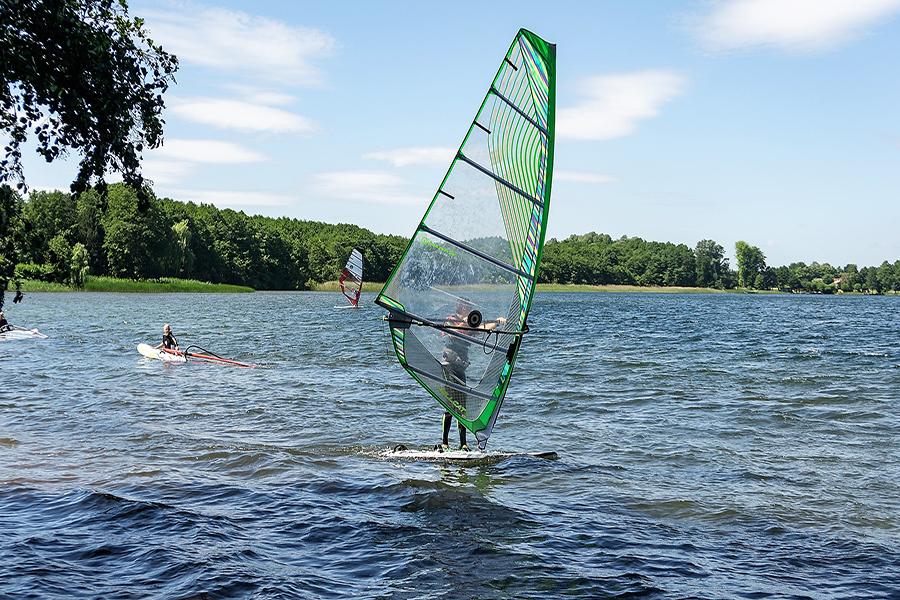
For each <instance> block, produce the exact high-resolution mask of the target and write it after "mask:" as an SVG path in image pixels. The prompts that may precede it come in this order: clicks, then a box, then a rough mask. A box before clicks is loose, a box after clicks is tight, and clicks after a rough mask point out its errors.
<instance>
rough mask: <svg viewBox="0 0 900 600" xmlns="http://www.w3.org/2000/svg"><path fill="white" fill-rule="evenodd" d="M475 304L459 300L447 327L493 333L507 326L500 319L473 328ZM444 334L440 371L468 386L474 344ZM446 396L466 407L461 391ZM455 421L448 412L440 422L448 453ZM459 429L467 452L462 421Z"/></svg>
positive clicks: (443, 445)
mask: <svg viewBox="0 0 900 600" xmlns="http://www.w3.org/2000/svg"><path fill="white" fill-rule="evenodd" d="M472 309H473V307H472V304H471V303H470V302H469V301H468V300H465V299H464V298H460V299H459V300H458V301H457V303H456V312H454V313H452V314H450V315H448V316H447V318H446V319H445V320H444V325H446V326H447V327H450V328H457V327H458V328H461V329H470V328H471V329H482V330H484V331H491V330H493V329H495V328H496V327H497V326H498V325H504V324H506V319H504V318H503V317H499V318H497V319H495V320H494V321H491V322H489V323H480V324H479V325H478V327H474V328H472V327H470V325H469V313H471V312H472ZM441 335H443V336H445V337H446V338H447V340H446V342H445V345H444V353H443V356H442V359H443V360H442V361H441V368H442V369H443V371H444V377H446V378H447V381H448V382H449V383H454V384H457V385H460V386H465V385H466V369H467V368H468V367H469V346H470V345H471V342H468V341H466V340H464V339H463V338H460V337H458V336H455V335H452V334H450V333H447V332H446V331H444V332H441ZM446 390H447V395H449V396H450V399H451V400H453V402H455V403H456V404H459V405H460V406H465V405H466V393H465V392H461V391H459V390H457V389H455V388H453V387H450V386H449V385H448V386H447V387H446ZM452 421H453V415H452V414H451V413H450V412H445V413H444V417H443V419H442V420H441V426H442V429H443V437H442V438H441V439H442V443H441V447H440V450H447V449H448V448H449V447H450V425H451V423H452ZM456 426H457V427H458V428H459V449H460V450H463V451H465V452H468V451H469V445H468V444H467V443H466V428H465V427H464V426H463V424H462V423H460V422H459V419H457V420H456Z"/></svg>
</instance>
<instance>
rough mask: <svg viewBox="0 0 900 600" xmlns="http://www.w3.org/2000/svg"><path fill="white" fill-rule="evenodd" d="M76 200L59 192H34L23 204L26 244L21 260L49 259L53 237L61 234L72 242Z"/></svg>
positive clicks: (44, 260)
mask: <svg viewBox="0 0 900 600" xmlns="http://www.w3.org/2000/svg"><path fill="white" fill-rule="evenodd" d="M75 221H76V219H75V200H74V199H73V198H72V195H71V194H66V193H63V192H60V191H52V192H47V191H32V192H31V193H30V194H29V195H28V200H27V201H26V202H25V204H24V205H23V207H22V225H23V233H24V238H25V242H26V247H25V248H23V251H22V260H24V261H27V262H33V263H46V262H50V261H51V258H50V255H49V251H50V240H52V239H53V238H55V237H57V236H59V235H62V236H63V237H64V238H65V239H66V240H67V241H69V242H71V241H72V239H73V238H74V235H75Z"/></svg>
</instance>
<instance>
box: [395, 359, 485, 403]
mask: <svg viewBox="0 0 900 600" xmlns="http://www.w3.org/2000/svg"><path fill="white" fill-rule="evenodd" d="M406 368H407V369H409V370H410V371H412V372H413V373H415V374H416V375H419V376H420V377H426V378H428V379H431V380H432V381H436V382H438V383H439V384H440V385H441V386H442V387H448V388H450V389H453V390H456V391H457V392H461V393H463V394H469V395H472V396H475V397H477V398H483V399H485V400H492V399H493V396H491V395H489V394H485V393H484V392H479V391H478V390H473V389H472V388H469V387H466V386H464V385H460V384H458V383H456V382H455V381H450V380H449V379H445V378H443V377H436V376H435V375H432V374H431V373H429V372H428V371H424V370H422V369H417V368H416V367H414V366H412V365H409V364H407V365H406Z"/></svg>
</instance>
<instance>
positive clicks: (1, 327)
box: [0, 310, 12, 332]
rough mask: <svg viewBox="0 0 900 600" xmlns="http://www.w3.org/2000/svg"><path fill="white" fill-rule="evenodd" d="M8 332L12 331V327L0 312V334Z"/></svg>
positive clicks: (0, 311)
mask: <svg viewBox="0 0 900 600" xmlns="http://www.w3.org/2000/svg"><path fill="white" fill-rule="evenodd" d="M10 330H12V325H10V324H9V321H7V320H6V315H4V314H3V311H2V310H0V332H4V331H10Z"/></svg>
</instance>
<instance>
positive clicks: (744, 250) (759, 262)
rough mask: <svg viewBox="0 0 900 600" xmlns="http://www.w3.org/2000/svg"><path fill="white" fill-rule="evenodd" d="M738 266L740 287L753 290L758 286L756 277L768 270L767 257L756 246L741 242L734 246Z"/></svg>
mask: <svg viewBox="0 0 900 600" xmlns="http://www.w3.org/2000/svg"><path fill="white" fill-rule="evenodd" d="M734 254H735V258H736V259H737V265H738V285H739V286H741V287H746V288H752V287H755V286H756V276H757V275H759V274H760V273H762V271H763V270H764V269H765V268H766V256H765V255H764V254H763V253H762V250H760V249H759V248H757V247H756V246H751V245H750V244H748V243H747V242H744V241H739V242H737V243H736V244H735V245H734Z"/></svg>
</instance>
